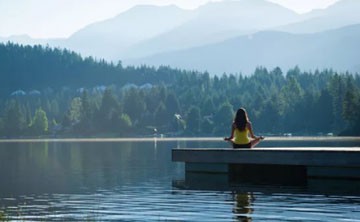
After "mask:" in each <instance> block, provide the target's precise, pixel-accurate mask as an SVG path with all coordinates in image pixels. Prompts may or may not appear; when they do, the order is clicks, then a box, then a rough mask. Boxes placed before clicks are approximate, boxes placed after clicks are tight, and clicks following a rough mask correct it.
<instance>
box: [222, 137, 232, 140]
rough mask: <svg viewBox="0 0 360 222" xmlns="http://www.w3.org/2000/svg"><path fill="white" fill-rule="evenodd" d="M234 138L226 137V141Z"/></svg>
mask: <svg viewBox="0 0 360 222" xmlns="http://www.w3.org/2000/svg"><path fill="white" fill-rule="evenodd" d="M231 139H232V138H231V137H225V138H224V140H225V141H230V140H231Z"/></svg>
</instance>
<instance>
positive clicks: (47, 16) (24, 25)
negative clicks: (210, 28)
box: [0, 0, 338, 38]
mask: <svg viewBox="0 0 360 222" xmlns="http://www.w3.org/2000/svg"><path fill="white" fill-rule="evenodd" d="M210 1H219V0H0V36H1V37H9V36H12V35H28V36H30V37H32V38H66V37H69V36H70V35H71V34H73V33H74V32H76V31H78V30H79V29H81V28H83V27H85V26H86V25H88V24H91V23H94V22H97V21H102V20H106V19H109V18H112V17H114V16H116V15H118V14H120V13H121V12H124V11H126V10H128V9H130V8H131V7H133V6H135V5H141V4H147V5H170V4H173V5H177V6H178V7H180V8H183V9H195V8H197V7H199V6H200V5H203V4H206V3H207V2H210ZM268 1H271V2H274V3H277V4H280V5H282V6H284V7H286V8H289V9H292V10H294V11H296V12H297V13H306V12H309V11H311V10H313V9H319V8H326V7H328V6H329V5H331V4H333V3H335V2H336V1H338V0H268Z"/></svg>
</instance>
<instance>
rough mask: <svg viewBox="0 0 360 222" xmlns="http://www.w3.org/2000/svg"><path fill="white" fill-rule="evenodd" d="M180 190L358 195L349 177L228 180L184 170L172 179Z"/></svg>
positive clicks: (220, 176) (356, 184)
mask: <svg viewBox="0 0 360 222" xmlns="http://www.w3.org/2000/svg"><path fill="white" fill-rule="evenodd" d="M173 187H175V188H177V189H182V190H213V191H233V192H237V193H238V192H240V193H247V192H250V193H251V192H261V193H299V194H302V193H306V194H321V195H356V196H359V195H360V190H359V187H360V181H359V180H349V179H324V178H308V179H307V180H301V179H300V180H299V179H297V180H293V177H289V178H282V179H279V178H273V179H271V178H270V177H265V179H264V177H256V176H253V177H250V178H247V179H246V178H242V179H238V178H237V179H235V180H234V179H231V178H229V177H227V176H226V175H224V174H208V173H205V174H203V173H187V175H186V178H185V180H174V181H173Z"/></svg>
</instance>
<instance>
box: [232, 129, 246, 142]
mask: <svg viewBox="0 0 360 222" xmlns="http://www.w3.org/2000/svg"><path fill="white" fill-rule="evenodd" d="M248 134H249V129H248V128H247V127H246V128H245V129H244V130H239V129H238V128H236V127H235V131H234V141H233V142H234V143H236V144H248V143H250V139H249V137H248Z"/></svg>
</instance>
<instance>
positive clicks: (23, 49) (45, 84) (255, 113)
mask: <svg viewBox="0 0 360 222" xmlns="http://www.w3.org/2000/svg"><path fill="white" fill-rule="evenodd" d="M319 53H320V52H319ZM0 76H1V79H2V81H1V82H0V137H2V138H18V137H39V136H42V137H95V136H96V137H114V136H115V137H130V136H131V137H150V136H156V135H164V136H169V137H170V136H226V135H228V134H229V132H230V128H231V123H232V121H233V118H234V113H235V112H236V110H237V109H238V108H240V107H244V108H246V110H247V111H248V114H249V118H250V121H251V122H252V123H253V128H254V130H255V132H256V134H259V135H284V134H286V135H290V134H291V135H357V136H359V135H360V75H359V74H358V73H339V72H337V71H335V70H332V69H325V70H313V71H303V70H301V67H294V68H292V69H290V70H281V69H280V68H279V67H276V68H274V69H271V70H268V69H267V68H265V67H258V68H256V69H255V70H254V72H253V73H249V74H242V73H234V74H232V73H222V74H218V75H214V76H211V75H210V74H209V73H207V72H199V71H195V70H179V69H175V68H171V67H167V66H161V67H158V68H155V67H148V66H139V67H133V66H127V67H123V65H122V63H121V61H119V62H118V63H117V64H113V63H111V62H107V61H105V60H102V59H97V58H93V57H86V58H83V57H82V56H81V55H80V54H77V53H75V52H72V51H69V50H66V49H58V48H50V47H43V46H39V45H36V46H24V45H18V44H14V43H6V44H0Z"/></svg>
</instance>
